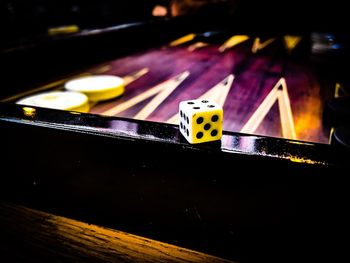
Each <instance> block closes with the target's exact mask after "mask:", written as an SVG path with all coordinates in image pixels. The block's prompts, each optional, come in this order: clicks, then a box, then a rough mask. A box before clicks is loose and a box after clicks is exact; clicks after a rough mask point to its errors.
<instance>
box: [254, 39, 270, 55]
mask: <svg viewBox="0 0 350 263" xmlns="http://www.w3.org/2000/svg"><path fill="white" fill-rule="evenodd" d="M275 40H276V38H270V39H268V40H266V41H265V42H263V43H261V42H260V38H259V37H257V38H255V40H254V44H253V47H252V52H253V53H254V54H256V53H257V52H258V51H259V50H262V49H264V48H265V47H267V46H268V45H270V44H271V43H272V42H273V41H275Z"/></svg>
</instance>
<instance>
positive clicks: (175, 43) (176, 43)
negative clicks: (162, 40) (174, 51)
mask: <svg viewBox="0 0 350 263" xmlns="http://www.w3.org/2000/svg"><path fill="white" fill-rule="evenodd" d="M195 37H196V34H188V35H186V36H183V37H180V38H178V39H176V40H174V41H172V42H171V43H170V44H169V46H171V47H176V46H179V45H182V44H185V43H187V42H190V41H192V40H193V39H194V38H195Z"/></svg>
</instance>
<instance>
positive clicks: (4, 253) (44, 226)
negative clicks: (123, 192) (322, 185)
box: [0, 202, 232, 263]
mask: <svg viewBox="0 0 350 263" xmlns="http://www.w3.org/2000/svg"><path fill="white" fill-rule="evenodd" d="M0 233H1V235H0V245H1V246H0V261H1V262H9V261H10V262H217V263H219V262H222V263H224V262H232V261H228V260H225V259H221V258H217V257H214V256H210V255H207V254H204V253H200V252H195V251H192V250H189V249H185V248H180V247H177V246H173V245H170V244H166V243H162V242H158V241H154V240H151V239H147V238H143V237H139V236H135V235H132V234H128V233H125V232H121V231H117V230H113V229H108V228H103V227H99V226H96V225H91V224H86V223H83V222H79V221H76V220H72V219H68V218H64V217H60V216H55V215H52V214H49V213H45V212H41V211H37V210H33V209H29V208H27V207H23V206H19V205H15V204H10V203H6V202H0Z"/></svg>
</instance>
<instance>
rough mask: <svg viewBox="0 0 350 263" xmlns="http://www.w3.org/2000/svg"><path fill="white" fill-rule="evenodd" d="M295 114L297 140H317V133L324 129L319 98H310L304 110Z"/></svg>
mask: <svg viewBox="0 0 350 263" xmlns="http://www.w3.org/2000/svg"><path fill="white" fill-rule="evenodd" d="M294 114H295V118H294V119H295V120H296V121H295V132H296V134H297V138H302V140H306V141H312V138H317V133H318V132H319V130H321V128H322V123H321V120H322V118H321V115H322V112H321V102H320V99H319V97H318V96H317V95H316V96H315V97H314V96H309V97H308V100H307V101H305V104H304V106H303V108H302V110H301V109H300V110H298V113H296V112H294Z"/></svg>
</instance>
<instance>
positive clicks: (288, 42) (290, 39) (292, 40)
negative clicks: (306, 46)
mask: <svg viewBox="0 0 350 263" xmlns="http://www.w3.org/2000/svg"><path fill="white" fill-rule="evenodd" d="M283 40H284V41H283V42H284V46H285V48H286V49H287V51H288V52H291V51H292V50H293V49H294V48H295V47H296V46H297V45H298V44H299V42H300V41H301V37H300V36H291V35H286V36H284V37H283Z"/></svg>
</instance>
